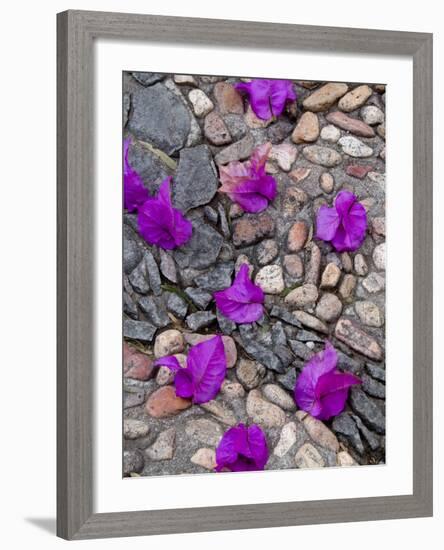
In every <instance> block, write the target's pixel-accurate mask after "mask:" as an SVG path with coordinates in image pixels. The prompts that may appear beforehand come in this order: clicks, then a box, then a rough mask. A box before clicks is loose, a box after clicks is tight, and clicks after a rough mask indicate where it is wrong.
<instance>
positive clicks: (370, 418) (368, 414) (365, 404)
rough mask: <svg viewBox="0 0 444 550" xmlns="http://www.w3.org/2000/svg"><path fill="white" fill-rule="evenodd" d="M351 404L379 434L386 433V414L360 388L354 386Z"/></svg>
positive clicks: (351, 393)
mask: <svg viewBox="0 0 444 550" xmlns="http://www.w3.org/2000/svg"><path fill="white" fill-rule="evenodd" d="M350 405H351V407H352V409H353V410H354V412H355V413H356V414H357V415H358V416H359V417H360V418H361V419H362V420H363V421H364V423H365V424H366V425H367V426H368V427H369V428H370V429H371V430H374V431H375V432H377V433H379V434H384V433H385V416H384V414H383V413H382V411H381V409H380V408H379V407H378V406H377V405H376V403H374V402H373V401H372V400H371V399H370V398H369V397H367V395H366V394H365V393H364V392H363V391H362V390H361V389H360V388H356V387H354V388H352V390H351V392H350Z"/></svg>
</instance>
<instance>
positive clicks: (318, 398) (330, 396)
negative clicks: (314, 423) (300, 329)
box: [294, 342, 361, 420]
mask: <svg viewBox="0 0 444 550" xmlns="http://www.w3.org/2000/svg"><path fill="white" fill-rule="evenodd" d="M336 364H337V354H336V350H335V349H334V348H333V346H332V345H331V344H330V343H329V342H326V346H325V350H324V351H322V352H320V353H317V354H316V355H314V356H313V357H312V358H311V359H310V360H309V361H308V362H307V364H306V365H305V367H304V368H303V370H302V372H301V374H300V375H299V376H298V378H297V379H296V385H295V390H294V397H295V401H296V403H297V405H298V407H299V408H301V409H302V410H304V411H306V412H308V413H310V414H311V415H312V416H314V417H315V418H318V419H320V420H328V419H329V418H331V417H332V416H336V415H337V414H339V413H340V412H342V411H343V410H344V407H345V402H346V400H347V397H348V390H349V388H350V387H351V386H353V385H354V384H359V383H360V382H361V381H360V379H359V378H358V377H357V376H354V375H353V374H349V373H342V372H340V371H339V370H337V369H336Z"/></svg>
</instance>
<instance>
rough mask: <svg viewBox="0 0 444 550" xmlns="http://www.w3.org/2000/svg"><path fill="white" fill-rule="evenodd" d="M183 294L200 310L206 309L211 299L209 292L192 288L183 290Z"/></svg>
mask: <svg viewBox="0 0 444 550" xmlns="http://www.w3.org/2000/svg"><path fill="white" fill-rule="evenodd" d="M185 294H186V295H187V296H188V297H189V298H190V299H191V300H192V301H193V303H194V304H196V306H197V307H198V308H200V309H206V308H207V306H208V304H209V303H210V302H211V300H212V299H213V296H212V295H211V294H210V293H209V292H206V291H205V290H202V289H200V288H194V287H192V286H190V287H188V288H186V289H185Z"/></svg>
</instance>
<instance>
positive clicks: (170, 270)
mask: <svg viewBox="0 0 444 550" xmlns="http://www.w3.org/2000/svg"><path fill="white" fill-rule="evenodd" d="M159 254H160V271H161V272H162V275H163V276H164V277H166V278H167V279H168V280H169V281H171V282H172V283H177V270H176V263H175V262H174V258H173V256H172V255H171V253H170V252H167V251H166V250H163V248H160V249H159Z"/></svg>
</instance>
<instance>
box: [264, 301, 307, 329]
mask: <svg viewBox="0 0 444 550" xmlns="http://www.w3.org/2000/svg"><path fill="white" fill-rule="evenodd" d="M270 316H271V317H277V318H278V319H282V321H284V322H285V323H288V324H289V325H292V326H293V327H298V328H302V324H301V323H300V321H299V320H298V319H296V317H295V316H294V315H293V314H292V313H291V312H290V311H288V309H285V308H283V307H279V306H273V308H272V309H271V311H270Z"/></svg>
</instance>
